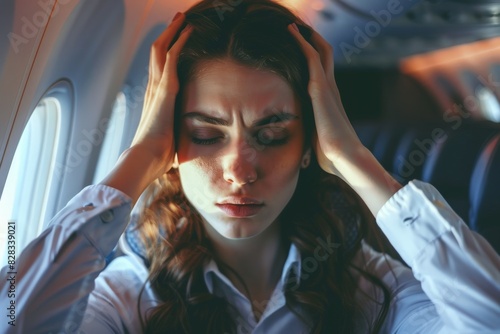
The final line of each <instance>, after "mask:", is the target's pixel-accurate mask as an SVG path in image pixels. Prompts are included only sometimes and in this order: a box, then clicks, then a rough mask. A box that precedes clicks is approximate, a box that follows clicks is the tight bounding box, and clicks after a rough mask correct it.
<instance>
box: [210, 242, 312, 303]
mask: <svg viewBox="0 0 500 334" xmlns="http://www.w3.org/2000/svg"><path fill="white" fill-rule="evenodd" d="M301 264H302V261H301V257H300V252H299V250H298V248H297V247H296V246H295V245H294V244H293V243H291V245H290V249H289V251H288V256H287V258H286V261H285V264H284V265H283V270H282V272H281V279H280V283H281V286H282V287H285V286H286V285H287V284H293V285H298V284H299V282H300V272H301V269H302V268H301ZM292 269H293V271H294V272H295V278H292V277H290V274H291V271H292ZM203 277H204V279H205V284H206V285H207V288H208V291H209V292H210V293H211V294H213V293H214V281H213V279H214V277H217V278H218V279H219V280H221V281H222V282H224V283H225V284H226V285H229V286H231V287H232V286H233V284H232V283H231V281H230V280H229V279H228V278H227V277H226V276H225V275H224V274H223V273H222V272H221V271H220V270H219V266H217V263H215V261H214V260H213V259H212V260H210V261H209V262H208V263H207V264H206V265H205V266H204V268H203Z"/></svg>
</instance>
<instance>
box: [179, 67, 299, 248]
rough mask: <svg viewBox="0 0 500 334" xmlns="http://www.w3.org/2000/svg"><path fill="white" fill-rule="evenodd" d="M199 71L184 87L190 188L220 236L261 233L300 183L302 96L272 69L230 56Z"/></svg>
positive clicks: (185, 171) (183, 140) (183, 168)
mask: <svg viewBox="0 0 500 334" xmlns="http://www.w3.org/2000/svg"><path fill="white" fill-rule="evenodd" d="M198 70H199V71H198V72H197V75H196V76H195V77H194V78H193V79H191V81H190V82H189V83H188V84H187V85H186V87H184V100H183V108H182V114H181V115H182V116H181V117H182V118H181V130H180V135H179V141H178V151H177V155H178V159H179V173H180V177H181V183H182V187H183V190H184V193H185V194H186V196H187V198H188V199H189V201H190V202H191V203H192V204H193V205H194V207H195V208H196V209H197V210H198V211H199V212H200V214H201V215H202V217H203V218H204V220H205V223H208V224H209V225H210V226H211V227H212V228H213V230H215V231H217V232H218V233H219V234H220V235H222V236H224V237H226V238H230V239H235V238H248V237H252V236H255V235H258V234H259V233H261V232H262V231H264V230H265V229H266V228H268V227H269V226H270V225H271V224H272V223H273V222H274V221H275V220H276V218H277V217H278V215H279V214H280V213H281V211H282V210H283V208H284V207H285V205H286V204H287V203H288V201H289V200H290V198H291V197H292V195H293V193H294V191H295V188H296V185H297V180H298V176H299V171H300V168H301V163H302V159H303V156H304V131H303V125H302V118H301V111H300V107H299V102H298V100H297V99H296V98H295V95H294V92H293V90H292V88H291V87H290V86H289V85H288V83H287V82H286V81H285V80H283V79H282V78H281V77H279V76H278V75H276V74H274V73H271V72H269V71H259V70H256V69H252V68H249V67H245V66H242V65H239V64H237V63H235V62H233V61H231V60H227V59H224V60H214V61H206V62H203V63H202V64H201V65H199V67H198ZM210 226H207V227H208V228H210Z"/></svg>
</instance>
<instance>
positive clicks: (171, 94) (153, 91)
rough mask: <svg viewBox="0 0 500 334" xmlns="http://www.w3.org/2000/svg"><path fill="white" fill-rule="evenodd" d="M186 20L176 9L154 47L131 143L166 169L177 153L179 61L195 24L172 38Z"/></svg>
mask: <svg viewBox="0 0 500 334" xmlns="http://www.w3.org/2000/svg"><path fill="white" fill-rule="evenodd" d="M184 21H185V16H184V14H183V13H177V14H176V16H175V17H174V20H173V21H172V23H171V24H170V25H169V26H168V28H167V29H166V30H165V31H164V32H163V33H162V34H161V35H160V36H159V37H158V39H157V40H156V41H155V42H154V43H153V46H152V47H151V56H150V60H149V81H148V86H147V88H146V94H145V100H144V107H143V111H142V115H141V121H140V123H139V126H138V128H137V131H136V133H135V136H134V140H133V141H132V146H140V147H141V149H145V150H148V151H150V152H151V154H152V156H153V157H156V158H158V159H159V161H162V165H163V167H164V170H163V172H167V171H168V170H169V169H170V167H171V166H172V163H173V159H174V156H175V145H174V135H173V133H174V126H173V124H174V107H175V99H176V97H177V94H178V92H179V79H178V77H177V61H178V58H179V53H180V51H181V50H182V47H183V46H184V44H185V43H186V41H187V39H188V38H189V35H190V32H191V30H192V28H191V27H190V26H187V27H185V28H184V29H183V30H182V32H180V35H179V37H178V38H177V40H176V41H175V42H174V43H173V41H174V39H175V37H176V35H177V34H178V33H179V30H180V28H181V27H182V26H183V24H184ZM172 43H173V44H172ZM169 46H171V47H170V48H169Z"/></svg>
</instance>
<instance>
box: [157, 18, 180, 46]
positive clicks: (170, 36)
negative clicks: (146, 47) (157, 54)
mask: <svg viewBox="0 0 500 334" xmlns="http://www.w3.org/2000/svg"><path fill="white" fill-rule="evenodd" d="M185 20H186V15H185V14H184V13H180V14H179V15H178V16H177V18H176V19H175V20H174V21H172V23H170V25H169V26H168V27H167V29H165V30H164V31H163V32H162V33H161V35H160V36H159V37H158V38H157V39H156V41H155V42H154V43H153V47H154V48H157V49H161V50H163V51H166V50H167V49H168V47H169V46H170V44H172V41H173V40H174V38H175V36H176V35H177V33H178V32H179V30H180V29H181V27H182V26H183V25H184V21H185Z"/></svg>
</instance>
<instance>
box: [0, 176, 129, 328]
mask: <svg viewBox="0 0 500 334" xmlns="http://www.w3.org/2000/svg"><path fill="white" fill-rule="evenodd" d="M130 211H131V199H130V198H129V197H128V196H126V195H125V194H124V193H122V192H120V191H118V190H116V189H113V188H111V187H107V186H104V185H93V186H89V187H86V188H85V189H83V190H82V191H81V192H80V193H79V194H78V195H76V196H75V197H74V198H73V199H71V201H70V202H69V203H68V204H67V205H66V207H64V208H63V209H62V210H61V211H60V212H59V213H58V214H57V215H56V216H55V217H54V218H53V219H52V221H51V223H50V225H49V226H48V228H47V229H46V230H45V231H44V232H43V233H42V234H41V235H40V236H39V237H38V238H36V239H35V240H33V241H32V242H31V243H30V244H29V245H28V246H27V247H26V248H25V249H24V250H23V252H22V253H21V254H20V256H19V258H18V259H17V261H16V265H15V268H10V267H8V266H6V267H4V268H3V269H2V271H1V272H2V276H1V277H6V276H7V275H8V273H9V272H13V273H15V274H13V275H14V276H15V297H14V298H13V299H12V300H14V302H15V317H16V318H15V322H14V324H15V326H12V323H11V324H9V323H8V322H7V321H2V322H0V332H1V333H61V332H62V333H74V332H77V329H78V328H79V327H80V323H81V321H82V318H83V315H84V313H85V310H86V307H87V301H88V296H89V294H90V292H91V291H92V290H93V289H94V280H95V278H96V277H97V276H98V275H99V273H100V272H101V271H102V270H103V269H104V267H105V263H106V262H105V258H106V256H107V255H108V254H110V252H111V251H112V250H113V248H114V247H115V246H116V244H117V242H118V239H119V238H120V235H121V234H122V232H123V231H124V229H125V227H126V226H127V223H128V218H129V214H130ZM8 289H9V287H8V285H7V284H6V282H5V280H2V281H1V282H0V294H1V295H2V296H6V295H7V292H8Z"/></svg>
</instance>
